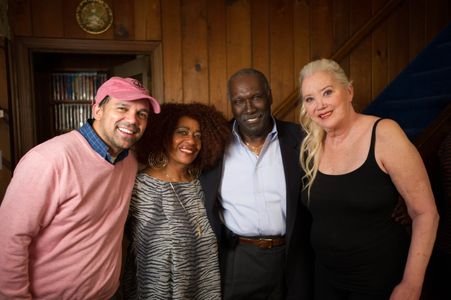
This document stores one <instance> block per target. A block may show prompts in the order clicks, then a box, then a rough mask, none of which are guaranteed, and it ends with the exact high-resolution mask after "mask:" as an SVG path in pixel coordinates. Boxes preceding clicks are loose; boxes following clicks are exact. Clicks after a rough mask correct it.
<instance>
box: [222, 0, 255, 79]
mask: <svg viewBox="0 0 451 300" xmlns="http://www.w3.org/2000/svg"><path fill="white" fill-rule="evenodd" d="M226 10H227V15H226V16H227V19H226V24H227V32H226V35H227V72H228V75H229V76H230V75H232V74H233V73H235V72H236V71H238V70H239V69H241V68H245V67H250V66H251V63H252V58H251V55H252V52H251V49H252V46H251V41H252V37H251V21H250V20H251V17H250V16H251V13H250V4H249V1H247V0H237V1H226Z"/></svg>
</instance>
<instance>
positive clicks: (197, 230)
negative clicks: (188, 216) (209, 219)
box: [196, 225, 202, 237]
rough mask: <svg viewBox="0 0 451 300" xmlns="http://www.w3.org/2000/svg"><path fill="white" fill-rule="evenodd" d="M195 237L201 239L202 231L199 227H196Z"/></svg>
mask: <svg viewBox="0 0 451 300" xmlns="http://www.w3.org/2000/svg"><path fill="white" fill-rule="evenodd" d="M196 236H197V237H201V236H202V229H201V228H200V225H197V226H196Z"/></svg>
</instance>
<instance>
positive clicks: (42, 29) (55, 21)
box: [31, 0, 63, 38]
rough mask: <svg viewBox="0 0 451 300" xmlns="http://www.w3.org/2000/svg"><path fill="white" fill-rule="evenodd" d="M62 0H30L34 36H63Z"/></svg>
mask: <svg viewBox="0 0 451 300" xmlns="http://www.w3.org/2000/svg"><path fill="white" fill-rule="evenodd" d="M62 1H63V0H47V1H42V0H31V12H32V26H33V36H34V37H53V38H57V37H63V4H62Z"/></svg>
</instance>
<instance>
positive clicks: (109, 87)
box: [94, 76, 160, 114]
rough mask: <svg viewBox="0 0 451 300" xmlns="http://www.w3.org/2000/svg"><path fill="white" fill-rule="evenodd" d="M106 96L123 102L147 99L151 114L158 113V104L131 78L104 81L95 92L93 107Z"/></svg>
mask: <svg viewBox="0 0 451 300" xmlns="http://www.w3.org/2000/svg"><path fill="white" fill-rule="evenodd" d="M106 96H110V97H114V98H116V99H118V100H124V101H134V100H140V99H148V100H149V103H150V106H151V107H152V109H153V112H154V113H156V114H158V113H160V103H159V102H158V101H157V100H156V99H155V98H153V97H152V96H150V94H149V91H148V90H147V89H145V88H144V87H143V86H142V84H141V83H140V82H139V81H138V80H136V79H133V78H122V77H116V76H115V77H111V78H110V79H108V80H107V81H105V82H104V83H103V84H102V85H101V86H100V87H99V89H98V90H97V94H96V98H95V102H94V105H95V104H99V103H100V102H101V101H102V100H103V99H105V97H106Z"/></svg>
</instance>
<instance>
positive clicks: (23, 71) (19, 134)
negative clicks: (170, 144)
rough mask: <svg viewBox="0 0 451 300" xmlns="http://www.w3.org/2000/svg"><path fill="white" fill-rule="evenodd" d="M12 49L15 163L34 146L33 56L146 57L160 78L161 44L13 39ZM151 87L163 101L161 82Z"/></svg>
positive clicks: (12, 113) (12, 112) (161, 76)
mask: <svg viewBox="0 0 451 300" xmlns="http://www.w3.org/2000/svg"><path fill="white" fill-rule="evenodd" d="M12 49H13V51H12V53H11V57H12V62H13V64H12V68H11V79H12V80H11V81H12V82H11V97H12V98H11V99H12V107H11V116H12V118H11V119H12V120H13V143H14V149H15V152H14V154H13V156H14V161H16V162H17V161H19V159H20V158H21V157H22V156H23V155H24V154H25V153H26V152H27V151H28V150H30V149H31V148H32V147H34V146H35V145H36V143H37V142H36V141H37V138H36V120H35V115H34V112H35V107H34V106H35V99H34V82H33V75H32V61H31V57H32V54H33V53H35V52H54V53H93V54H147V55H150V57H151V61H152V65H153V70H152V71H153V72H158V73H157V74H154V76H155V78H163V60H162V51H161V42H155V41H151V42H149V41H111V40H82V39H47V38H15V39H14V40H13V41H12ZM160 73H161V74H160ZM153 85H154V86H153V89H154V95H155V97H157V99H160V100H162V99H163V95H162V91H163V80H158V82H155V81H154V82H153ZM13 167H14V166H13Z"/></svg>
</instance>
